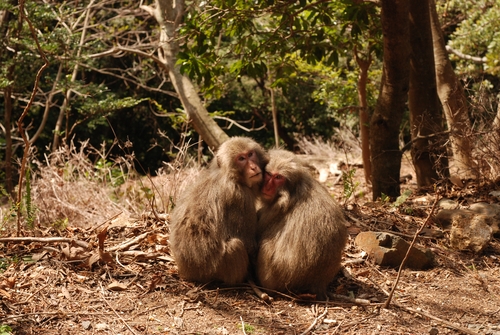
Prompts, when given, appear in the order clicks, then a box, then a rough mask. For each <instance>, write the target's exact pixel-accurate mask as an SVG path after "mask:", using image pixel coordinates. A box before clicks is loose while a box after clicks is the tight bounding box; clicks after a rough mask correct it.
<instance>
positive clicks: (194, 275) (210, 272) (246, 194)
mask: <svg viewBox="0 0 500 335" xmlns="http://www.w3.org/2000/svg"><path fill="white" fill-rule="evenodd" d="M268 161H269V158H268V155H267V153H266V152H265V151H264V149H263V148H262V147H261V146H260V145H259V144H258V143H257V142H255V141H254V140H252V139H250V138H247V137H233V138H230V139H229V140H227V141H226V142H224V143H223V144H222V145H221V146H220V147H219V149H218V150H217V152H216V155H215V157H214V159H213V160H212V162H211V163H210V164H209V167H208V168H207V169H205V170H204V171H202V172H201V174H200V175H199V177H197V180H196V181H195V182H194V183H193V184H192V185H191V186H190V187H188V188H187V189H186V191H185V192H183V194H182V195H181V196H180V198H179V201H178V202H177V205H176V206H175V208H174V209H173V211H172V213H171V222H170V247H171V251H172V253H173V257H174V259H175V261H176V263H177V268H178V273H179V275H180V276H181V277H182V278H184V279H186V280H189V281H194V282H202V283H208V282H210V281H222V282H223V283H226V284H236V283H241V282H243V281H244V280H245V279H246V278H247V276H248V273H249V270H250V260H251V259H253V258H255V253H256V249H257V245H256V239H255V236H256V232H255V231H256V227H257V209H256V201H257V196H258V195H259V192H260V187H261V184H262V181H263V171H264V167H265V165H266V164H267V162H268Z"/></svg>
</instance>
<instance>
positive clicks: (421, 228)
mask: <svg viewBox="0 0 500 335" xmlns="http://www.w3.org/2000/svg"><path fill="white" fill-rule="evenodd" d="M438 198H439V194H438V193H436V199H435V200H434V204H433V205H432V208H431V211H430V212H429V215H427V218H426V219H425V221H424V223H422V226H421V227H420V228H419V229H418V230H417V231H416V232H415V235H414V236H413V240H412V241H411V243H410V246H409V247H408V250H407V251H406V255H405V257H404V258H403V261H402V262H401V265H400V266H399V271H398V275H397V277H396V281H395V282H394V285H393V286H392V289H391V292H390V293H389V296H388V297H387V300H386V302H385V304H384V308H388V307H389V305H390V304H391V299H392V296H393V295H394V291H395V290H396V287H397V285H398V282H399V278H400V277H401V273H402V272H403V267H404V265H405V263H406V260H407V259H408V256H409V255H410V251H411V249H412V248H413V245H414V244H415V241H416V240H417V237H418V235H419V234H420V233H421V232H422V230H423V229H424V228H425V226H426V225H427V223H428V222H429V220H430V219H431V216H432V214H433V213H434V209H435V208H436V205H437V204H438Z"/></svg>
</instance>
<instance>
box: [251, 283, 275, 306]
mask: <svg viewBox="0 0 500 335" xmlns="http://www.w3.org/2000/svg"><path fill="white" fill-rule="evenodd" d="M248 284H250V287H251V288H252V290H253V291H254V292H255V294H256V295H257V296H258V297H259V298H260V299H261V300H264V301H265V302H267V303H271V302H273V298H272V297H270V296H269V294H267V293H265V292H262V291H261V290H260V289H259V288H258V287H257V285H255V283H254V282H253V280H249V281H248Z"/></svg>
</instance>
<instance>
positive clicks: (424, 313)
mask: <svg viewBox="0 0 500 335" xmlns="http://www.w3.org/2000/svg"><path fill="white" fill-rule="evenodd" d="M394 305H395V306H397V307H399V308H401V309H403V310H406V311H407V312H412V313H416V314H420V315H423V316H425V317H428V318H429V319H433V320H435V321H437V322H439V323H441V324H443V325H445V326H446V327H448V328H451V329H455V330H458V331H461V332H462V333H465V334H469V335H479V333H476V332H473V331H472V330H470V329H467V328H464V327H461V326H457V325H454V324H453V323H452V322H450V321H447V320H443V319H441V318H438V317H437V316H434V315H432V314H429V313H427V312H424V311H422V310H419V309H414V308H410V307H406V306H402V305H399V304H394Z"/></svg>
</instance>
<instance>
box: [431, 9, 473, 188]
mask: <svg viewBox="0 0 500 335" xmlns="http://www.w3.org/2000/svg"><path fill="white" fill-rule="evenodd" d="M429 9H430V20H431V31H432V41H433V46H434V63H435V68H436V84H437V93H438V96H439V100H441V105H442V106H443V111H444V115H445V117H446V121H447V123H448V129H449V130H450V140H451V150H452V153H453V164H452V175H456V176H457V177H459V178H460V179H468V178H470V177H472V176H474V175H475V174H477V169H475V164H474V162H473V160H472V145H471V143H470V137H468V136H467V132H468V131H469V130H470V129H471V124H470V120H469V115H468V105H467V98H466V97H465V93H464V89H463V87H462V84H461V83H460V82H459V81H458V79H457V77H456V75H455V71H453V67H452V66H451V62H450V59H449V58H448V53H447V52H446V46H445V42H444V36H443V31H442V30H441V26H440V24H439V18H438V14H437V11H436V2H435V0H430V3H429Z"/></svg>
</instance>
